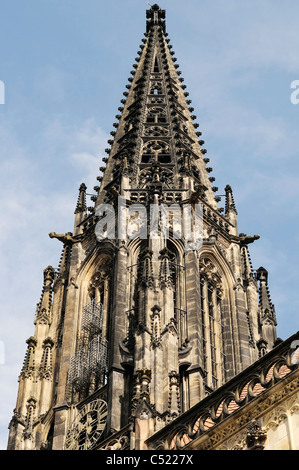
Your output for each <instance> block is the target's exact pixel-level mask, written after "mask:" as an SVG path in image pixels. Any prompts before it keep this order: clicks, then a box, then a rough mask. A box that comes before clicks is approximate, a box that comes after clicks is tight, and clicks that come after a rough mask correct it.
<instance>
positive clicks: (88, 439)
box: [64, 400, 108, 450]
mask: <svg viewBox="0 0 299 470" xmlns="http://www.w3.org/2000/svg"><path fill="white" fill-rule="evenodd" d="M107 413H108V407H107V403H106V402H105V401H103V400H95V401H92V402H90V403H87V404H86V405H85V406H84V407H83V408H82V409H81V410H80V411H79V413H78V414H77V416H76V417H75V419H74V421H73V422H72V425H71V427H70V428H69V430H68V433H67V436H66V440H65V444H64V448H65V449H66V450H90V449H93V448H94V447H95V445H96V444H97V443H98V442H99V440H100V438H101V436H102V434H103V431H104V429H105V426H106V421H107Z"/></svg>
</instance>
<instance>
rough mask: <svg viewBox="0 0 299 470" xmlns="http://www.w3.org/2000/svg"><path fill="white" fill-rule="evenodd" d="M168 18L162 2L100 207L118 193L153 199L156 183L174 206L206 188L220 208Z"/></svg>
mask: <svg viewBox="0 0 299 470" xmlns="http://www.w3.org/2000/svg"><path fill="white" fill-rule="evenodd" d="M165 16H166V15H165V10H162V9H161V8H160V7H159V6H158V5H157V4H155V5H153V6H152V7H151V8H150V9H149V10H148V11H147V23H146V33H145V38H144V39H143V40H142V44H141V46H140V50H139V51H138V56H137V57H136V62H135V64H134V65H133V69H132V71H131V76H130V77H129V79H128V82H129V83H128V85H127V86H126V91H125V92H124V98H123V99H122V100H121V103H122V106H121V107H119V112H120V114H118V115H117V116H116V119H117V121H116V122H115V123H114V124H113V126H114V127H115V130H114V131H112V132H111V136H112V139H110V140H109V141H108V143H109V144H110V146H111V147H110V148H108V149H106V152H107V153H108V155H109V157H108V158H106V159H105V160H104V162H105V163H106V167H101V168H100V171H101V172H102V175H101V176H99V177H98V178H97V179H98V180H99V181H100V183H101V186H100V187H98V188H97V192H98V196H97V197H96V198H95V199H96V201H95V202H96V204H95V205H96V206H97V205H98V204H101V203H103V202H108V201H110V200H111V199H112V198H113V196H115V195H116V194H122V195H125V197H126V198H127V199H129V200H131V201H133V202H141V200H142V201H146V200H147V201H148V200H150V190H152V189H153V188H152V186H151V184H152V183H153V182H155V183H158V184H155V190H156V191H157V190H158V189H157V188H158V186H159V189H160V194H161V193H163V191H164V190H166V191H170V190H173V191H174V192H173V198H174V201H173V202H179V201H180V200H182V199H184V198H186V197H189V196H190V195H191V193H194V192H195V191H196V190H197V189H198V188H204V191H202V192H201V197H202V198H204V200H205V202H207V203H208V204H209V206H210V207H212V208H213V209H214V210H217V199H216V198H215V194H214V193H215V192H217V190H218V188H217V187H213V186H212V182H213V181H214V180H215V178H213V177H211V176H210V172H211V171H212V168H210V167H207V166H206V164H207V163H208V162H209V159H207V158H206V157H205V154H206V152H207V151H206V150H205V149H204V148H203V145H204V141H203V140H201V138H200V137H201V132H200V131H198V127H199V125H198V123H197V122H196V116H195V115H194V114H193V111H194V109H193V108H192V107H191V106H190V104H191V100H189V98H188V96H189V93H188V92H187V91H186V85H185V84H184V79H183V78H182V77H181V72H180V70H179V65H178V63H177V59H176V57H175V53H174V51H173V48H172V46H171V44H170V40H169V39H168V34H167V33H166V22H165ZM199 138H200V139H199ZM136 190H137V191H139V192H135V191H136ZM141 190H143V191H144V193H140V191H141Z"/></svg>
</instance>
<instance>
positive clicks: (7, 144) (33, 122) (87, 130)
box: [0, 0, 299, 449]
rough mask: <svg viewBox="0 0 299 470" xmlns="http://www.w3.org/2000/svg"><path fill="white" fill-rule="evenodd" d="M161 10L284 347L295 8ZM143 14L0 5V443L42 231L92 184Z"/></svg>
mask: <svg viewBox="0 0 299 470" xmlns="http://www.w3.org/2000/svg"><path fill="white" fill-rule="evenodd" d="M150 3H151V2H150ZM152 3H153V2H152ZM160 6H161V7H162V8H165V9H166V10H167V31H168V33H169V37H170V39H171V44H172V45H173V49H174V51H175V53H176V57H177V58H178V63H179V64H180V70H181V71H182V76H183V77H184V79H185V84H186V85H187V91H189V93H190V99H192V102H193V104H192V105H193V107H194V108H195V112H194V113H195V114H196V115H197V117H198V118H197V122H199V124H200V130H201V131H202V132H203V138H204V140H205V142H206V143H205V147H206V148H207V150H208V156H209V158H210V160H211V166H212V167H213V168H214V171H213V176H215V178H216V183H215V184H216V185H217V186H218V187H219V194H223V189H224V187H225V186H226V184H230V185H231V186H232V188H233V190H234V197H235V202H236V205H237V209H238V213H239V217H238V221H239V230H240V231H242V232H245V233H247V234H251V235H253V234H258V235H260V237H261V238H260V240H259V241H258V242H255V244H254V245H253V246H252V247H251V257H252V262H253V266H254V268H256V269H257V268H258V267H260V266H264V267H265V268H266V269H267V270H268V271H269V283H270V291H271V297H272V301H273V303H274V304H275V307H276V313H277V317H278V335H279V336H280V337H282V338H283V339H286V338H288V337H289V336H291V335H292V334H293V333H295V332H297V331H298V330H299V315H298V313H299V295H298V285H299V270H298V258H299V255H298V244H299V222H298V220H299V218H298V216H299V148H298V140H299V104H298V105H294V104H292V103H291V100H290V96H291V93H292V90H291V83H292V82H293V81H294V80H299V35H298V30H299V2H298V1H297V0H286V1H285V2H281V1H278V0H263V1H262V2H261V1H256V0H242V2H240V1H239V0H225V1H224V0H200V1H199V0H185V1H184V2H182V1H181V0H163V1H161V2H160ZM146 8H148V5H147V2H146V1H143V0H114V1H110V2H107V1H103V0H84V1H83V0H26V2H24V1H23V0H2V1H1V5H0V80H1V81H2V82H3V83H4V85H5V104H0V158H1V171H0V179H1V181H0V183H1V184H0V201H1V202H0V204H1V231H0V241H1V250H0V277H1V284H0V285H1V293H0V299H1V310H0V315H1V324H0V356H2V358H1V357H0V362H1V364H0V377H1V379H0V380H1V383H0V387H1V388H0V397H1V399H0V448H1V449H5V448H6V444H7V435H8V431H7V426H8V423H9V421H10V419H11V416H12V412H13V408H14V406H15V400H16V394H17V386H18V384H17V378H18V375H19V372H20V370H21V366H22V362H23V358H24V353H25V350H26V344H25V341H26V339H27V338H29V337H30V336H31V335H32V334H33V332H34V325H33V319H34V313H35V306H36V303H37V302H38V301H39V298H40V293H41V286H42V277H43V274H42V271H43V269H44V268H45V267H47V266H48V265H53V266H54V267H57V265H58V262H59V258H60V250H61V246H60V244H59V242H57V241H56V240H51V239H50V238H49V237H48V233H49V232H50V231H56V232H57V233H65V232H67V231H72V230H73V221H74V217H73V211H74V207H75V204H76V200H77V194H78V188H79V186H80V184H81V182H83V181H84V182H85V183H86V184H87V186H88V192H90V193H93V187H94V186H95V185H96V184H97V181H96V177H97V176H98V175H99V174H100V172H99V167H100V166H101V158H102V157H103V156H105V152H104V150H105V148H106V147H107V140H108V139H109V137H110V135H109V134H110V131H111V130H113V126H112V125H113V122H115V115H116V114H118V110H117V108H118V107H119V106H120V100H121V99H122V97H123V95H122V93H123V91H125V85H126V84H127V83H128V77H129V76H130V71H131V70H132V64H133V63H134V59H135V57H136V53H137V50H138V49H139V46H140V44H141V39H142V37H143V34H144V32H145V10H146ZM3 350H4V354H3V353H2V354H1V351H3ZM3 355H4V357H3Z"/></svg>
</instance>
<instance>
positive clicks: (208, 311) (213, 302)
mask: <svg viewBox="0 0 299 470" xmlns="http://www.w3.org/2000/svg"><path fill="white" fill-rule="evenodd" d="M221 298H222V280H221V276H220V274H219V273H218V271H217V269H216V267H215V266H214V264H213V263H212V262H211V261H210V260H209V259H207V258H206V259H203V260H201V261H200V303H201V322H202V351H203V369H204V371H205V386H206V390H207V391H208V392H209V391H212V390H215V389H216V388H218V387H219V386H220V385H222V384H223V383H224V380H225V377H224V359H225V357H224V353H223V335H222V315H221Z"/></svg>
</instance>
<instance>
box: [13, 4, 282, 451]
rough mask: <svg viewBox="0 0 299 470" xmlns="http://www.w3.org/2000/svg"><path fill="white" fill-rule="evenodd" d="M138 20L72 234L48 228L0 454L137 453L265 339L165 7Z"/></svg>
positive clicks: (270, 318) (254, 275) (260, 287)
mask: <svg viewBox="0 0 299 470" xmlns="http://www.w3.org/2000/svg"><path fill="white" fill-rule="evenodd" d="M146 15H147V22H146V33H145V35H144V39H143V40H142V44H141V47H140V49H139V51H138V55H137V57H136V59H135V63H134V65H133V68H132V71H131V76H130V78H129V81H128V85H127V86H126V91H125V92H124V97H123V99H122V100H121V107H120V108H119V115H117V116H116V118H117V122H115V123H114V124H113V126H114V128H115V130H114V131H113V132H111V140H109V141H108V143H109V148H108V149H107V150H106V152H107V155H108V156H107V158H105V159H104V163H105V166H104V167H101V168H100V172H101V176H98V178H97V180H98V185H97V186H95V187H94V191H95V195H94V196H93V197H92V201H93V206H92V207H87V203H86V190H87V188H86V186H85V184H82V185H81V186H80V188H79V196H78V201H77V205H76V208H75V217H74V219H75V220H74V229H73V232H72V233H71V232H68V233H66V234H56V233H55V232H53V233H51V234H50V237H51V238H53V239H55V240H53V243H58V242H57V240H58V241H59V242H61V243H62V254H61V259H60V264H59V267H58V269H54V268H53V267H51V266H49V267H47V268H46V269H45V270H44V277H43V289H42V295H41V299H40V302H39V303H38V305H37V309H36V314H35V320H34V325H35V330H34V334H33V336H32V337H31V338H29V339H28V340H27V345H28V346H27V352H26V356H25V360H24V365H23V368H22V370H21V374H20V377H19V391H18V397H17V403H16V408H15V410H14V415H13V418H12V420H11V423H10V435H9V444H8V448H9V449H29V450H30V449H53V450H60V449H83V450H87V449H95V448H105V443H106V442H108V438H109V439H110V441H109V442H111V438H113V437H114V441H113V442H114V444H113V445H114V447H113V448H117V449H121V448H128V449H136V450H137V449H145V448H146V445H145V441H146V439H147V438H149V437H150V436H151V435H152V434H154V433H155V432H157V431H159V430H160V429H161V428H163V427H164V426H165V425H166V424H168V423H169V422H171V421H172V420H175V419H176V418H177V417H178V416H179V415H181V414H182V413H184V412H185V411H187V410H188V409H190V408H191V407H192V406H193V405H195V404H197V403H198V402H199V401H201V400H202V399H203V398H205V397H206V396H207V395H208V394H210V393H211V392H212V391H213V390H215V389H217V388H219V387H220V386H222V385H223V384H225V383H226V382H227V381H228V380H230V379H232V378H233V377H234V376H235V375H237V374H238V373H240V372H241V371H242V370H244V369H246V368H247V367H248V366H250V365H251V364H252V363H253V362H255V361H256V360H258V359H259V358H260V357H261V356H263V355H264V354H266V353H267V352H268V351H270V350H271V349H272V348H273V347H274V344H275V341H276V317H275V311H274V307H273V304H272V302H271V299H270V295H269V289H268V273H267V271H266V269H264V268H263V267H261V268H259V269H258V270H257V271H254V270H253V268H252V265H251V261H250V254H249V245H250V244H251V243H252V242H254V241H255V240H257V239H258V238H259V237H258V236H256V235H254V236H247V235H246V234H243V233H239V231H238V226H237V210H236V206H235V202H234V197H233V191H232V189H231V187H230V186H229V185H227V186H226V188H225V189H224V190H222V191H221V192H222V193H223V192H224V193H225V194H224V195H222V196H217V192H218V188H217V187H215V186H214V185H213V184H214V181H215V178H214V177H213V176H212V168H211V166H210V160H209V158H208V157H207V150H206V149H205V148H204V141H203V139H202V135H201V132H200V131H199V125H198V123H197V122H196V116H195V115H194V114H193V111H194V110H193V108H192V106H191V100H190V99H189V94H188V92H187V91H186V86H185V84H184V79H183V78H182V76H181V71H180V70H179V65H178V63H177V59H176V58H175V54H174V51H173V48H172V46H171V44H170V40H169V38H168V34H167V32H166V22H165V11H164V10H162V9H161V8H160V7H159V6H158V5H156V4H155V5H153V6H152V7H151V8H150V9H149V10H148V11H147V13H146ZM221 201H222V202H223V205H224V207H223V208H222V207H220V205H219V204H220V202H221ZM194 227H195V228H194ZM109 448H111V447H109Z"/></svg>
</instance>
